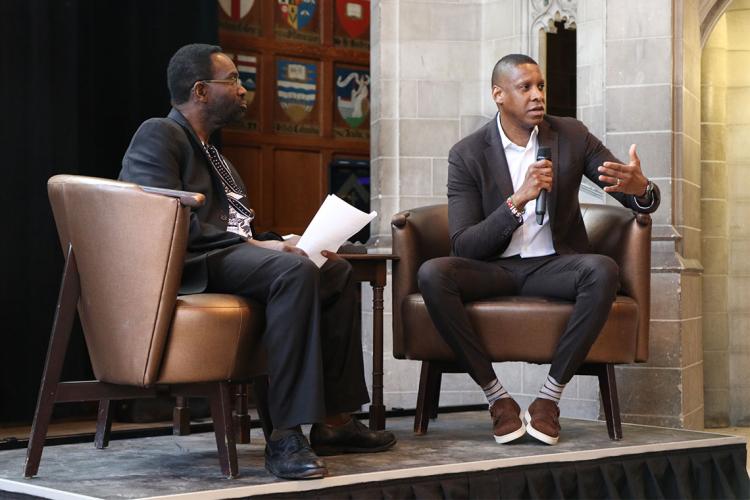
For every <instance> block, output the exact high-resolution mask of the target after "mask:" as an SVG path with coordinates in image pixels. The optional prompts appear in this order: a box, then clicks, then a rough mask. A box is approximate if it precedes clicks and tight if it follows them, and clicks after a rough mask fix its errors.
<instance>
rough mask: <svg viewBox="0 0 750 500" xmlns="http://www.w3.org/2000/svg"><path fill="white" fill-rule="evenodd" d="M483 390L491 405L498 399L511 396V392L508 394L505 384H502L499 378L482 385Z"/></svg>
mask: <svg viewBox="0 0 750 500" xmlns="http://www.w3.org/2000/svg"><path fill="white" fill-rule="evenodd" d="M482 390H483V391H484V395H485V396H486V397H487V402H488V403H489V405H490V406H492V403H494V402H495V401H497V400H498V399H502V398H509V397H510V394H508V391H506V390H505V387H503V384H501V383H500V381H499V380H498V379H495V380H493V381H492V382H490V383H489V384H487V385H485V386H484V387H482Z"/></svg>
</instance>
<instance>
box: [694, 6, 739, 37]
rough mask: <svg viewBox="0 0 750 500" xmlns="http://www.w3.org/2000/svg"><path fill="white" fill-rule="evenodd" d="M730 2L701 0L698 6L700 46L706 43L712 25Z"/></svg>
mask: <svg viewBox="0 0 750 500" xmlns="http://www.w3.org/2000/svg"><path fill="white" fill-rule="evenodd" d="M731 3H732V0H701V3H700V7H699V8H698V15H699V16H700V23H701V48H703V47H704V46H705V45H706V40H708V37H709V36H711V32H713V30H714V26H716V23H717V22H718V21H719V18H720V17H721V16H722V15H723V14H724V12H725V11H726V10H727V7H729V4H731Z"/></svg>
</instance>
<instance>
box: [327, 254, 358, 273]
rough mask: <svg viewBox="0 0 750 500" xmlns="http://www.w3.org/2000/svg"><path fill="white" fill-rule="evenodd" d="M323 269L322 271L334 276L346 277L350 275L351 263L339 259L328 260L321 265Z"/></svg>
mask: <svg viewBox="0 0 750 500" xmlns="http://www.w3.org/2000/svg"><path fill="white" fill-rule="evenodd" d="M323 268H324V269H323V270H324V271H326V272H330V273H331V274H333V275H334V276H348V275H350V274H351V273H352V265H351V263H350V262H349V261H348V260H346V259H344V258H341V257H339V258H333V259H328V260H327V261H326V262H325V264H323Z"/></svg>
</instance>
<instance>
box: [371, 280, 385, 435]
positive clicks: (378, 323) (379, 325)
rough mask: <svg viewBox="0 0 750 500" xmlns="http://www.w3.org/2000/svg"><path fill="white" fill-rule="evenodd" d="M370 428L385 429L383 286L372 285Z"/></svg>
mask: <svg viewBox="0 0 750 500" xmlns="http://www.w3.org/2000/svg"><path fill="white" fill-rule="evenodd" d="M370 429H372V430H382V429H385V406H384V405H383V287H382V286H378V285H375V284H373V285H372V404H371V405H370Z"/></svg>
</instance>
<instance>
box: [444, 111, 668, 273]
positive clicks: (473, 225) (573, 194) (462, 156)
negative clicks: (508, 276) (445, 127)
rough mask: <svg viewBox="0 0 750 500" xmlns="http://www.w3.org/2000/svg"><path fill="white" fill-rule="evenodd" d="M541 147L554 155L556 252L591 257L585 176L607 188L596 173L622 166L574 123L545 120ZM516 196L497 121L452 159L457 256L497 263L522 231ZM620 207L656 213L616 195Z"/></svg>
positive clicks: (550, 201)
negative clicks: (582, 200)
mask: <svg viewBox="0 0 750 500" xmlns="http://www.w3.org/2000/svg"><path fill="white" fill-rule="evenodd" d="M537 139H538V142H539V145H540V146H548V147H549V148H550V149H551V150H552V168H553V183H552V191H551V192H550V193H549V196H548V197H547V210H548V212H549V220H550V226H551V229H552V241H553V244H554V246H555V251H556V252H557V253H559V254H565V253H588V252H590V247H589V242H588V237H587V235H586V229H585V227H584V225H583V218H582V216H581V210H580V206H579V204H578V189H579V187H580V184H581V179H582V176H584V175H585V176H586V177H588V178H589V179H591V180H592V181H593V182H595V183H596V184H598V185H600V186H602V187H604V186H605V185H606V184H603V183H602V182H600V181H599V179H598V176H599V173H598V171H597V168H598V167H599V166H600V165H601V164H602V163H603V162H605V161H615V162H618V163H622V162H620V161H619V160H618V159H617V158H615V156H614V155H613V154H612V153H611V152H610V151H609V150H608V149H607V148H606V147H604V145H603V144H602V143H601V142H600V141H599V139H597V138H596V137H594V136H593V135H592V134H591V133H589V131H588V129H587V128H586V126H585V125H583V123H581V122H579V121H578V120H576V119H574V118H566V117H557V116H550V115H547V116H545V117H544V120H543V121H542V123H541V124H540V125H539V134H538V136H537ZM511 194H513V182H512V180H511V177H510V172H509V170H508V163H507V161H506V159H505V151H504V149H503V144H502V140H501V138H500V131H499V130H498V129H497V117H495V118H493V119H492V120H490V121H489V122H488V123H487V124H486V125H484V126H483V127H482V128H480V129H479V130H477V131H476V132H474V133H473V134H471V135H469V136H467V137H465V138H464V139H462V140H461V141H459V142H458V143H456V145H455V146H453V148H451V150H450V153H449V154H448V224H449V229H450V234H451V248H452V253H453V255H457V256H460V257H469V258H474V259H483V260H490V259H495V258H498V257H499V256H500V255H501V254H502V253H503V251H504V250H505V249H506V248H507V246H508V244H509V243H510V240H511V237H512V236H513V232H514V231H515V230H516V229H517V228H518V227H520V226H519V223H518V221H517V219H516V218H515V216H514V215H513V214H512V213H511V211H510V209H509V208H508V206H507V205H506V204H505V200H506V199H507V198H508V196H510V195H511ZM612 196H614V197H615V198H616V199H617V200H618V201H619V202H620V203H622V204H623V205H625V206H626V207H628V208H631V209H633V210H636V211H639V212H653V211H654V210H656V208H657V207H658V206H659V190H658V188H655V189H654V197H655V198H654V203H653V205H652V206H650V207H649V208H648V209H646V210H644V209H641V208H639V207H638V205H636V204H635V197H634V196H631V195H625V194H622V193H613V194H612Z"/></svg>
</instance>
